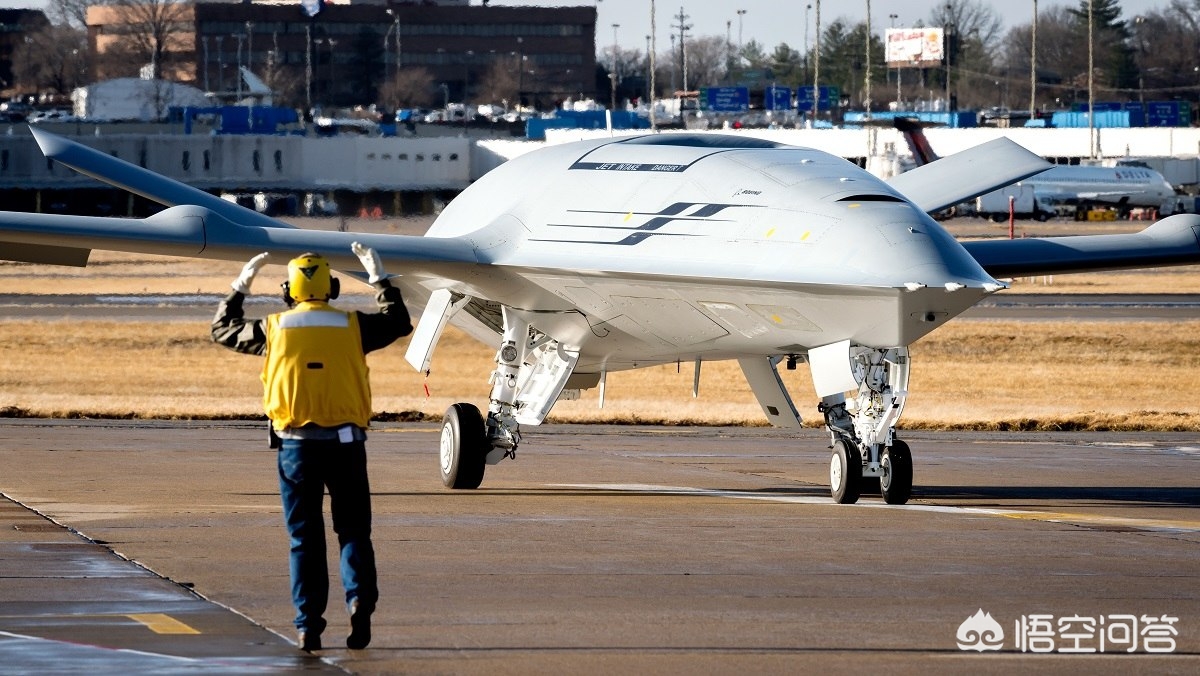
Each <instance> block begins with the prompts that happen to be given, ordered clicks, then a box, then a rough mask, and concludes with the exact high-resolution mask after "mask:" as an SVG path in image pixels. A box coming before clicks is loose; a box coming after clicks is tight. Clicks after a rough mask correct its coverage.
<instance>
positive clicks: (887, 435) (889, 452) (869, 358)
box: [818, 347, 913, 505]
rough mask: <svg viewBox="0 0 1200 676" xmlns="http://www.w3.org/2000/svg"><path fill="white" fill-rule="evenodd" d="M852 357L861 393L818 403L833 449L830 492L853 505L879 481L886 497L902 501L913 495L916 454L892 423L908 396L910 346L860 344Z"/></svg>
mask: <svg viewBox="0 0 1200 676" xmlns="http://www.w3.org/2000/svg"><path fill="white" fill-rule="evenodd" d="M851 360H852V362H851V363H852V370H853V373H854V379H855V381H857V382H858V392H857V393H856V394H855V396H854V397H853V398H851V399H849V400H847V398H846V395H845V394H844V393H842V394H836V395H832V396H827V397H824V398H822V400H821V403H820V405H819V407H818V409H819V410H820V411H821V413H823V414H824V415H825V426H826V429H828V430H829V436H830V446H831V447H832V449H833V454H832V457H831V458H830V460H829V487H830V492H831V493H832V495H833V499H834V500H835V501H836V502H838V503H841V504H852V503H855V502H858V498H859V497H860V496H861V495H862V493H863V491H864V490H868V489H873V488H874V487H875V486H876V485H877V486H878V487H879V488H878V490H879V491H880V493H881V494H882V495H883V500H884V502H886V503H888V504H890V505H902V504H904V503H906V502H908V499H909V497H910V496H911V495H912V481H913V466H912V454H911V453H910V451H909V448H908V444H906V443H904V442H903V441H901V440H899V439H897V438H896V430H895V427H894V425H895V423H896V420H897V419H899V417H900V413H901V412H902V411H903V409H904V400H905V397H907V395H908V369H909V362H908V348H902V347H901V348H891V349H876V348H864V347H857V348H853V349H852V351H851Z"/></svg>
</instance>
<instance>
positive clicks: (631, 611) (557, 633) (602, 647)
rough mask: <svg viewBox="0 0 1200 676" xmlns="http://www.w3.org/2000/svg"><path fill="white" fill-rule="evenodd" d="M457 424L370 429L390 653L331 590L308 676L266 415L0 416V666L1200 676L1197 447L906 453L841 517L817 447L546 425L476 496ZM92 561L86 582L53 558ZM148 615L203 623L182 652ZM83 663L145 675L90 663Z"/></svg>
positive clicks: (966, 440)
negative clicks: (456, 457)
mask: <svg viewBox="0 0 1200 676" xmlns="http://www.w3.org/2000/svg"><path fill="white" fill-rule="evenodd" d="M437 433H438V426H437V425H429V424H417V425H408V424H405V425H383V426H380V427H379V428H378V429H376V430H375V431H374V432H373V433H372V436H371V439H370V441H369V442H368V449H369V453H370V463H371V477H372V487H373V495H374V507H375V515H376V517H375V542H376V547H377V550H378V555H379V560H380V573H381V585H382V593H383V600H382V602H381V607H380V610H379V612H378V613H377V615H376V622H375V632H374V634H375V639H374V642H373V643H372V645H371V647H370V648H369V649H367V650H365V651H359V652H352V651H347V650H344V649H338V648H337V647H336V646H338V645H340V644H341V642H342V637H343V636H344V632H345V631H346V629H347V626H346V625H347V622H346V618H345V615H344V613H343V612H342V611H341V608H340V605H341V604H340V603H339V602H338V594H337V592H336V591H335V592H334V598H333V599H331V607H330V612H329V613H328V614H327V617H328V619H329V620H330V628H329V630H328V631H327V633H326V635H325V643H326V645H327V646H329V647H330V649H329V650H326V651H324V652H322V653H320V656H319V659H317V658H312V657H304V656H303V655H302V654H301V653H299V652H298V651H296V650H295V649H294V648H293V647H291V646H290V645H289V643H288V641H290V639H291V638H292V628H291V618H292V614H293V613H292V609H291V607H290V603H289V597H288V591H287V589H288V583H287V551H286V550H287V543H286V538H285V536H284V533H283V526H282V523H281V516H280V509H279V505H278V495H277V488H276V483H275V482H276V479H275V464H274V453H273V452H272V451H270V450H269V449H267V448H265V443H264V442H265V434H264V433H263V427H262V425H259V424H255V423H211V422H136V421H62V420H58V421H46V420H5V421H0V438H2V439H3V443H2V444H0V492H2V493H3V494H4V495H5V496H7V497H8V498H10V499H11V500H12V501H15V502H13V503H9V504H8V505H4V504H2V503H0V532H2V533H4V535H3V537H0V573H2V574H3V577H2V578H0V664H4V665H5V668H6V669H15V670H16V671H18V672H21V671H38V670H39V668H38V665H42V664H46V663H47V662H45V661H44V660H47V659H48V656H50V657H52V658H54V659H57V658H58V657H60V656H63V657H64V659H65V656H68V655H71V656H75V657H80V652H79V651H83V654H82V657H80V659H76V660H75V661H64V662H62V664H69V665H73V666H74V667H77V671H75V673H82V672H84V671H89V670H90V671H102V672H103V671H109V670H112V671H116V670H121V671H128V672H134V671H137V672H141V673H177V672H181V671H187V672H188V673H231V672H236V671H237V670H238V669H239V668H240V669H242V670H243V671H256V672H263V673H286V672H290V671H293V670H296V669H304V668H311V669H316V670H321V669H334V670H345V671H349V672H353V673H364V674H396V673H416V674H484V673H487V674H517V673H521V674H526V673H538V674H550V673H554V674H561V673H685V672H686V673H735V672H738V671H742V670H746V671H747V673H864V672H880V673H888V674H909V673H911V674H916V673H921V674H927V673H981V674H987V673H1018V672H1021V673H1027V672H1029V671H1030V670H1036V671H1038V672H1054V673H1089V674H1095V673H1120V674H1137V673H1153V674H1163V673H1180V674H1194V673H1197V672H1198V671H1200V579H1198V578H1200V512H1198V511H1197V507H1198V506H1200V488H1198V487H1197V482H1196V481H1195V475H1196V472H1195V467H1196V463H1197V462H1198V461H1200V435H1196V434H1169V433H1138V434H1108V433H1079V434H1075V433H1070V434H1067V433H1063V434H1032V433H1030V434H998V433H912V434H905V435H904V436H905V438H906V440H907V441H908V442H909V443H910V445H911V446H912V448H913V454H914V459H915V466H916V470H915V475H916V479H915V483H916V488H915V489H914V494H915V497H914V499H913V501H912V502H911V503H910V504H909V505H908V506H906V507H903V508H898V507H889V506H885V505H883V504H882V502H881V500H879V498H878V497H875V496H871V497H866V498H864V499H863V500H862V501H861V502H860V503H859V504H858V505H852V506H848V505H835V504H832V502H831V501H830V499H829V496H828V487H827V485H826V484H827V480H828V478H827V477H828V458H829V455H828V454H829V450H828V449H827V447H826V446H827V440H826V438H825V436H824V434H823V433H821V432H819V431H816V430H804V431H801V432H800V433H799V434H798V435H796V434H789V433H787V432H784V431H781V430H773V429H760V428H748V429H747V428H648V427H614V426H554V425H550V426H544V427H541V428H537V429H529V430H527V434H526V436H525V442H524V444H523V445H522V447H521V452H520V453H519V456H518V459H517V460H516V461H515V462H513V461H505V462H504V463H502V464H500V465H497V466H495V467H491V468H489V470H488V474H487V476H486V478H485V480H484V484H483V487H482V488H481V489H480V490H477V491H461V492H453V491H448V490H446V489H443V488H442V487H441V484H440V482H439V480H438V478H437V466H436V448H437ZM28 510H36V513H35V512H32V511H28ZM38 513H40V514H44V515H45V516H46V517H49V518H50V519H53V523H52V522H50V521H45V520H44V519H42V518H41V517H40V516H38ZM55 524H61V525H62V526H66V527H69V528H71V529H74V530H75V531H78V533H79V534H80V535H75V534H73V533H71V532H69V531H64V530H63V529H62V528H61V527H60V526H58V525H55ZM84 538H87V539H84ZM99 543H103V544H99ZM56 547H57V548H58V549H59V551H57V552H56V551H53V550H54V549H55V548H56ZM89 548H91V550H92V551H91V554H89V556H96V557H99V558H98V559H95V562H93V563H90V564H86V565H85V564H84V563H78V561H79V560H76V561H77V563H76V564H74V565H73V566H69V565H63V564H62V563H61V562H58V563H56V561H60V559H62V557H65V560H67V561H70V560H73V559H72V558H71V557H76V556H80V557H83V556H84V554H85V552H84V551H83V550H87V549H89ZM111 552H116V553H118V554H119V555H120V557H124V558H123V559H122V558H119V557H117V556H116V555H114V554H112V553H111ZM85 558H86V557H85ZM88 560H90V559H88ZM131 562H136V564H135V563H131ZM335 569H336V568H335ZM185 584H186V586H184V585H185ZM125 585H133V587H132V588H131V590H130V591H128V592H125V591H122V590H124V589H126V587H125ZM47 589H55V590H58V591H57V592H55V593H53V594H49V593H48V592H47V591H46V590H47ZM334 589H335V590H336V589H337V585H336V583H335V584H334ZM97 590H106V591H105V592H104V595H103V597H102V598H93V597H92V596H90V595H91V594H96V593H97ZM191 590H194V592H195V594H198V595H200V596H201V597H203V598H197V597H196V596H194V595H193V593H192V591H191ZM205 600H207V601H210V602H212V603H207V602H206V601H205ZM213 604H216V605H213ZM109 606H111V607H109ZM223 608H228V609H229V610H223ZM242 615H244V616H245V617H244V618H243V617H242ZM131 616H136V617H139V618H142V620H144V622H143V621H139V620H131V619H129V618H130V617H131ZM247 618H248V619H247ZM148 623H152V624H154V625H155V626H159V627H175V628H178V627H177V624H173V623H178V624H182V625H185V626H187V627H189V628H191V629H193V630H195V631H196V632H198V633H190V634H189V633H181V634H173V635H171V636H170V637H169V638H163V635H161V634H157V633H155V632H154V631H152V630H148V629H149V624H148ZM982 630H991V632H992V633H991V634H989V633H987V632H986V631H982ZM996 630H999V631H1000V632H1002V634H1003V636H1002V637H1001V636H1000V635H999V633H997V632H996ZM960 644H962V645H965V646H966V648H967V649H963V648H961V647H960ZM990 647H998V648H999V650H998V651H995V652H993V651H990V650H981V649H986V648H990ZM130 649H132V650H133V651H135V652H129V650H130ZM1038 651H1046V652H1044V653H1043V652H1038ZM1086 651H1091V652H1086ZM89 653H91V654H101V655H103V656H104V658H105V659H116V658H120V657H127V658H128V659H129V660H130V661H129V662H128V663H127V664H126V665H125V666H124V667H121V666H119V665H118V666H113V663H112V662H108V661H106V662H101V663H97V664H100V665H102V666H98V667H93V668H91V669H89V668H88V667H87V664H88V661H87V659H88V658H87V655H88V654H89ZM97 659H99V658H97ZM149 659H155V660H166V662H163V663H160V662H145V661H139V660H149ZM38 660H42V661H38ZM49 663H51V664H57V663H58V662H49ZM30 665H32V666H30Z"/></svg>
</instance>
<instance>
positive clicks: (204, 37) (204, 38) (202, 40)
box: [200, 35, 212, 92]
mask: <svg viewBox="0 0 1200 676" xmlns="http://www.w3.org/2000/svg"><path fill="white" fill-rule="evenodd" d="M200 43H201V44H203V45H204V91H205V92H210V91H212V90H211V89H209V88H208V36H207V35H202V36H201V37H200Z"/></svg>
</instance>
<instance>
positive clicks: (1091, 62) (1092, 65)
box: [1088, 0, 1096, 157]
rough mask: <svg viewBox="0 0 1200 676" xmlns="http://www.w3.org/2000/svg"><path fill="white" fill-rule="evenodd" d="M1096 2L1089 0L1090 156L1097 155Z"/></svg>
mask: <svg viewBox="0 0 1200 676" xmlns="http://www.w3.org/2000/svg"><path fill="white" fill-rule="evenodd" d="M1094 4H1095V3H1094V2H1093V1H1092V0H1088V157H1095V156H1096V118H1095V108H1096V100H1095V93H1094V90H1093V89H1092V87H1093V85H1094V84H1095V83H1094V81H1093V77H1092V76H1093V75H1094V74H1095V71H1096V65H1095V40H1094V28H1095V25H1096V23H1095V20H1094V18H1093V10H1092V6H1093V5H1094Z"/></svg>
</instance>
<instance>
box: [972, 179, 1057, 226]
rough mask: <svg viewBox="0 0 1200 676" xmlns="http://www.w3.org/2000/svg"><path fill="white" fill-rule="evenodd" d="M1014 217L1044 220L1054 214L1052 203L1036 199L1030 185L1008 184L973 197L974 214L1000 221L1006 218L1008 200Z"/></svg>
mask: <svg viewBox="0 0 1200 676" xmlns="http://www.w3.org/2000/svg"><path fill="white" fill-rule="evenodd" d="M1010 200H1011V202H1012V206H1011V210H1012V213H1013V216H1014V217H1015V218H1035V219H1037V220H1039V221H1044V220H1046V219H1048V218H1051V217H1053V216H1054V215H1055V210H1054V205H1053V204H1051V203H1050V202H1049V201H1048V200H1046V199H1044V198H1043V199H1038V197H1037V194H1036V193H1035V192H1034V188H1033V186H1031V185H1021V184H1020V183H1017V184H1016V185H1010V186H1008V187H1006V188H1000V189H999V190H993V191H992V192H989V193H985V194H983V195H980V196H979V197H976V198H975V215H976V216H980V217H982V218H987V219H990V220H992V221H993V222H996V223H1000V222H1002V221H1006V220H1008V214H1009V209H1010V207H1009V201H1010Z"/></svg>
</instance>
